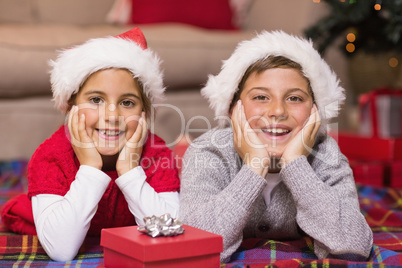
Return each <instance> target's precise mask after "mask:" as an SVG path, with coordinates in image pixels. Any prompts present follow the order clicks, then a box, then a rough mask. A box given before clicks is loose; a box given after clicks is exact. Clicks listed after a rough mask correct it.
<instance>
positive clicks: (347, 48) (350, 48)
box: [346, 43, 356, 53]
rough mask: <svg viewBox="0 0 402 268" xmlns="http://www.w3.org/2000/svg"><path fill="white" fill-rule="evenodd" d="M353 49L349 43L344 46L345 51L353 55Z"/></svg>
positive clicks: (352, 45) (353, 46)
mask: <svg viewBox="0 0 402 268" xmlns="http://www.w3.org/2000/svg"><path fill="white" fill-rule="evenodd" d="M355 49H356V48H355V45H354V44H352V43H349V44H347V45H346V51H347V52H349V53H353V52H354V51H355Z"/></svg>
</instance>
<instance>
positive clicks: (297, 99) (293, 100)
mask: <svg viewBox="0 0 402 268" xmlns="http://www.w3.org/2000/svg"><path fill="white" fill-rule="evenodd" d="M288 100H290V101H292V102H295V101H302V99H301V98H300V97H297V96H291V97H289V98H288Z"/></svg>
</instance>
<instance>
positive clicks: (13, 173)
mask: <svg viewBox="0 0 402 268" xmlns="http://www.w3.org/2000/svg"><path fill="white" fill-rule="evenodd" d="M26 165H27V162H26V161H15V162H6V163H2V162H0V207H1V206H2V205H3V204H4V203H5V202H6V201H7V200H8V199H10V198H12V197H13V196H16V195H18V194H20V193H21V192H25V191H26ZM357 190H358V193H359V201H360V204H361V210H362V212H363V214H364V216H365V217H366V220H367V222H368V223H369V225H370V226H371V228H372V230H373V232H374V246H373V249H372V253H371V257H370V260H368V261H367V262H348V261H342V260H336V259H324V260H318V259H317V257H316V256H315V255H314V251H313V241H312V239H311V238H309V237H305V238H304V239H300V240H293V241H275V240H264V239H256V238H254V239H246V240H245V241H244V242H243V244H242V245H241V247H240V249H239V250H238V251H237V252H236V253H235V254H234V255H233V256H232V260H231V262H230V263H227V264H222V265H221V268H243V267H244V268H246V267H247V268H259V267H290V268H292V267H356V268H359V267H374V268H375V267H402V189H391V188H380V187H371V186H365V185H357ZM9 266H12V267H75V266H78V267H102V266H103V249H102V247H101V246H100V239H99V237H88V238H87V239H86V240H85V241H84V244H83V245H82V247H81V249H80V251H79V254H78V255H77V257H76V258H75V259H74V260H73V261H71V262H54V261H52V260H51V259H50V258H49V257H48V256H47V255H46V253H45V252H44V250H43V248H42V247H41V245H40V243H39V241H38V238H37V237H36V236H28V235H18V234H15V233H12V232H9V231H7V230H6V229H5V228H4V226H3V225H2V224H1V222H0V267H9Z"/></svg>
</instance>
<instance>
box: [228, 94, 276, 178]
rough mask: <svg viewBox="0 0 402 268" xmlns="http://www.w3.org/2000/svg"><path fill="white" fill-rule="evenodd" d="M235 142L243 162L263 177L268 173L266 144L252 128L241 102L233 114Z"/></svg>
mask: <svg viewBox="0 0 402 268" xmlns="http://www.w3.org/2000/svg"><path fill="white" fill-rule="evenodd" d="M231 120H232V130H233V142H234V148H235V150H236V152H237V153H238V154H239V155H240V157H241V158H242V160H243V162H244V163H245V164H246V165H247V166H249V167H250V169H251V170H253V171H255V172H256V173H257V174H259V175H260V176H262V177H265V175H266V174H267V172H268V166H269V161H270V160H269V154H268V152H267V150H266V148H265V144H263V143H262V142H261V140H260V139H259V138H258V136H257V134H256V133H255V131H254V130H253V129H252V128H251V127H250V124H249V123H248V122H247V119H246V115H245V113H244V107H243V105H242V103H241V101H238V102H237V104H236V106H235V107H234V108H233V112H232V117H231Z"/></svg>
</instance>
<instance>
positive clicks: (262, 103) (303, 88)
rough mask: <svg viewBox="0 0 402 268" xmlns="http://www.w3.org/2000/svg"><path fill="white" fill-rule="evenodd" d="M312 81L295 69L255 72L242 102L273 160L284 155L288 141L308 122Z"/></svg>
mask: <svg viewBox="0 0 402 268" xmlns="http://www.w3.org/2000/svg"><path fill="white" fill-rule="evenodd" d="M309 92H310V91H309V86H308V81H307V79H306V78H305V77H303V76H302V74H301V73H300V72H299V71H298V70H296V69H292V68H273V69H267V70H265V71H263V72H261V73H260V74H257V73H256V72H254V73H252V74H251V75H250V76H249V78H248V79H247V80H246V82H245V84H244V88H243V91H242V93H241V94H240V99H241V101H242V103H243V105H244V112H245V114H246V118H247V120H248V122H249V124H250V126H251V128H252V129H254V130H255V132H256V133H257V135H258V137H259V138H260V140H261V141H262V142H263V143H265V144H266V145H267V146H268V147H267V150H268V152H269V153H270V156H271V157H275V158H279V157H281V156H282V153H283V151H284V148H285V146H286V144H288V142H289V141H290V140H291V139H292V138H293V137H295V136H296V134H297V133H298V132H299V131H300V130H301V129H302V128H303V126H304V124H305V123H306V122H307V120H308V118H309V116H310V113H311V109H312V107H313V98H312V96H311V94H310V93H309Z"/></svg>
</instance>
